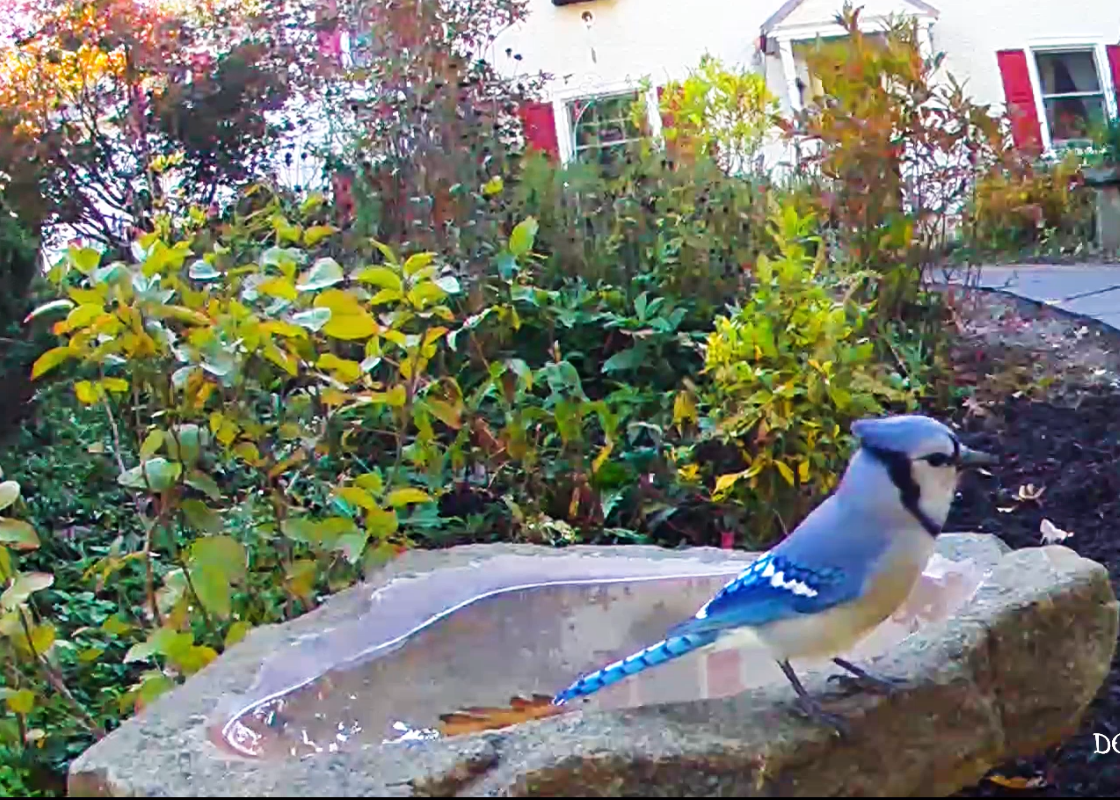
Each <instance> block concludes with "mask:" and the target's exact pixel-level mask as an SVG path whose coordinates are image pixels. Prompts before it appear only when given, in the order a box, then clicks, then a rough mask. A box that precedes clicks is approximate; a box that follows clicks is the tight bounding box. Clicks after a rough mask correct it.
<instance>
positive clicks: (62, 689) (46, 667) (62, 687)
mask: <svg viewBox="0 0 1120 800" xmlns="http://www.w3.org/2000/svg"><path fill="white" fill-rule="evenodd" d="M19 621H20V624H21V625H22V626H23V635H24V636H26V637H27V647H28V649H29V650H30V651H31V655H32V657H33V658H34V659H35V663H37V664H38V665H39V666H40V667H41V668H42V670H43V672H44V673H45V674H46V676H47V681H48V682H49V683H50V685H51V686H52V687H53V688H54V690H55V691H56V692H58V693H59V694H60V695H62V696H63V697H64V698H66V700H67V701H68V702H69V703H70V704H71V705H72V706H74V710H75V711H77V712H78V716H79V717H80V718H81V720H82V723H83V724H84V725H85V726H86V727H87V728H89V732H90V733H91V734H93V737H94V738H95V739H100V738H102V737H103V736H104V735H105V731H103V730H101V729H100V728H99V727H98V726H97V723H96V722H95V721H94V719H93V717H91V716H90V715H89V712H88V711H86V710H85V708H83V707H82V704H81V703H79V702H78V698H76V697H74V695H73V694H71V693H70V689H69V688H67V686H66V682H65V681H63V680H62V676H61V675H59V674H58V673H57V672H56V671H55V669H54V667H52V666H51V665H50V662H48V661H47V659H46V656H44V655H42V654H41V653H39V652H38V651H37V650H36V649H35V643H34V642H33V641H32V639H31V627H30V626H29V625H28V624H27V615H26V614H25V613H24V610H23V609H22V608H21V609H20V611H19Z"/></svg>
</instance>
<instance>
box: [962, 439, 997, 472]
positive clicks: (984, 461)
mask: <svg viewBox="0 0 1120 800" xmlns="http://www.w3.org/2000/svg"><path fill="white" fill-rule="evenodd" d="M998 461H999V459H998V458H996V457H995V456H993V455H992V454H991V453H985V452H982V451H980V450H973V449H972V448H971V447H965V446H964V445H963V444H962V445H961V452H960V457H959V463H960V465H961V466H962V467H965V468H968V467H982V466H985V465H988V464H995V463H997V462H998Z"/></svg>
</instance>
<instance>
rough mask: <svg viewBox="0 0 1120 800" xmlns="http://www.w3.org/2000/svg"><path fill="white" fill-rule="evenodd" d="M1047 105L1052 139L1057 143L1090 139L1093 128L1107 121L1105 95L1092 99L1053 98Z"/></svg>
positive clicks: (1046, 102)
mask: <svg viewBox="0 0 1120 800" xmlns="http://www.w3.org/2000/svg"><path fill="white" fill-rule="evenodd" d="M1043 102H1044V103H1045V104H1046V121H1047V123H1048V124H1049V126H1050V138H1051V139H1053V140H1054V141H1055V142H1060V141H1065V140H1068V139H1088V138H1089V134H1090V132H1091V131H1092V128H1093V127H1094V126H1096V125H1100V124H1102V123H1103V122H1104V121H1105V110H1104V95H1101V94H1098V95H1095V96H1090V97H1053V98H1047V99H1046V100H1044V101H1043Z"/></svg>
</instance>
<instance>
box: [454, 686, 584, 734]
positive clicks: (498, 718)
mask: <svg viewBox="0 0 1120 800" xmlns="http://www.w3.org/2000/svg"><path fill="white" fill-rule="evenodd" d="M562 712H563V709H562V708H561V707H560V706H554V705H552V697H551V696H549V695H546V694H535V695H533V696H532V698H530V699H525V698H524V697H511V698H510V701H509V707H508V708H485V707H478V706H475V707H472V708H464V709H462V710H461V711H454V712H452V713H450V714H441V715H440V718H439V721H440V727H439V731H440V734H441V735H443V736H458V735H460V734H464V733H477V732H478V731H491V730H495V729H497V728H508V727H509V726H510V725H517V724H519V723H522V722H529V721H531V720H534V719H543V718H544V717H551V716H553V715H554V714H560V713H562Z"/></svg>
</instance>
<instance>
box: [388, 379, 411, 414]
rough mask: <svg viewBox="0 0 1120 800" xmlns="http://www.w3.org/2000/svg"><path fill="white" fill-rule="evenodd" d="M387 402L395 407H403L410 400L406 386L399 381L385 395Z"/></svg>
mask: <svg viewBox="0 0 1120 800" xmlns="http://www.w3.org/2000/svg"><path fill="white" fill-rule="evenodd" d="M385 402H386V403H388V404H389V405H391V406H393V408H401V407H402V406H403V405H404V404H405V403H406V402H408V393H407V392H406V391H405V388H404V386H402V385H401V384H399V383H398V384H397V385H396V386H394V387H393V388H392V389H390V390H389V392H388V394H386V395H385Z"/></svg>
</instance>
